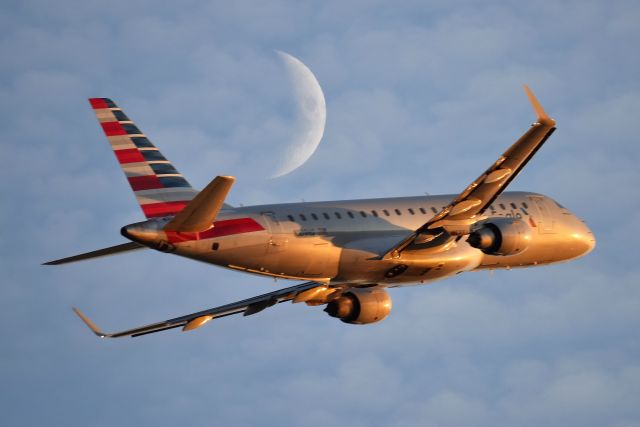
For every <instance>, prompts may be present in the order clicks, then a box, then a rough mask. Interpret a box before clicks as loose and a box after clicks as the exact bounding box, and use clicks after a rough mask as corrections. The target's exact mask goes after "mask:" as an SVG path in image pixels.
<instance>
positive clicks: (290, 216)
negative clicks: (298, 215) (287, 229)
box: [287, 215, 295, 221]
mask: <svg viewBox="0 0 640 427" xmlns="http://www.w3.org/2000/svg"><path fill="white" fill-rule="evenodd" d="M287 218H289V221H295V219H293V215H287Z"/></svg>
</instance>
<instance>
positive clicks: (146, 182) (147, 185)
mask: <svg viewBox="0 0 640 427" xmlns="http://www.w3.org/2000/svg"><path fill="white" fill-rule="evenodd" d="M127 179H128V180H129V184H130V185H131V189H132V190H133V191H138V190H153V189H156V188H164V185H162V183H161V182H160V180H159V179H158V177H157V176H156V175H145V176H132V177H129V178H127Z"/></svg>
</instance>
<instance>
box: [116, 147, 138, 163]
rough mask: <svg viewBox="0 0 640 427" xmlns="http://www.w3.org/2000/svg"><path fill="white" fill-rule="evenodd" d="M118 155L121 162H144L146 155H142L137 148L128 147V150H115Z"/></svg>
mask: <svg viewBox="0 0 640 427" xmlns="http://www.w3.org/2000/svg"><path fill="white" fill-rule="evenodd" d="M114 153H116V157H117V158H118V162H120V164H123V163H139V162H144V161H145V160H144V157H142V153H140V151H139V150H138V149H137V148H127V149H126V150H115V151H114Z"/></svg>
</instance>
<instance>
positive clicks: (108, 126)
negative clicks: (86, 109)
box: [100, 122, 127, 136]
mask: <svg viewBox="0 0 640 427" xmlns="http://www.w3.org/2000/svg"><path fill="white" fill-rule="evenodd" d="M100 126H102V130H103V131H104V134H105V135H107V136H116V135H126V134H127V131H126V130H124V128H123V127H122V126H121V125H120V123H119V122H103V123H100Z"/></svg>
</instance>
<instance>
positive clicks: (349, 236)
mask: <svg viewBox="0 0 640 427" xmlns="http://www.w3.org/2000/svg"><path fill="white" fill-rule="evenodd" d="M451 198H452V196H448V195H444V196H423V197H406V198H391V199H370V200H353V201H335V202H317V203H294V204H278V205H261V206H252V207H244V208H236V209H232V210H223V211H221V212H220V215H219V216H218V219H217V221H216V224H219V225H217V227H218V230H217V231H216V233H218V235H216V233H209V235H207V234H206V233H192V234H190V235H187V234H185V233H182V234H180V235H179V236H177V237H176V236H167V235H166V233H165V232H163V231H162V227H163V225H164V223H165V222H166V221H165V220H163V219H157V220H153V221H156V223H157V227H151V228H156V229H157V230H158V231H157V232H156V233H154V232H151V233H150V232H149V229H150V227H149V222H145V223H143V224H144V226H143V227H139V229H141V230H143V231H142V232H140V233H139V234H138V235H137V238H136V236H135V234H136V231H135V230H136V226H135V225H132V226H128V227H125V228H124V229H123V230H128V231H124V233H125V235H126V236H127V237H129V238H133V240H137V241H139V242H141V243H144V244H146V245H149V246H151V247H154V248H156V249H159V250H161V251H164V252H172V253H175V254H177V255H181V256H184V257H188V258H192V259H197V260H200V261H204V262H207V263H212V264H216V265H219V266H222V267H227V268H231V269H235V270H240V271H245V272H249V273H255V274H261V275H266V276H274V277H280V278H288V279H301V280H314V281H318V282H339V283H350V284H357V285H362V284H379V285H382V286H388V287H393V286H404V285H410V284H419V283H427V282H431V281H434V280H437V279H441V278H444V277H447V276H451V275H453V274H457V273H460V272H464V271H472V270H476V269H498V268H515V267H527V266H534V265H543V264H550V263H555V262H562V261H568V260H571V259H574V258H577V257H580V256H583V255H585V254H587V253H588V252H590V251H591V250H592V249H593V247H594V245H595V238H594V236H593V234H592V232H591V231H590V230H589V228H588V227H587V226H586V225H585V224H584V222H583V221H581V220H580V219H578V218H577V217H576V216H575V215H573V214H572V213H571V212H570V211H568V210H567V209H566V208H564V207H562V206H561V205H559V204H557V203H556V202H555V201H553V200H552V199H550V198H548V197H546V196H542V195H539V194H536V193H524V192H508V193H504V194H503V195H501V196H500V197H499V198H498V199H496V200H495V201H494V203H492V204H491V206H490V208H489V209H487V211H486V212H484V215H483V216H484V217H486V218H487V219H486V220H485V221H492V219H498V218H501V219H505V218H508V219H518V220H519V222H520V224H522V226H523V227H524V226H526V227H527V228H528V230H526V236H524V239H525V240H526V241H525V242H524V244H525V246H526V247H524V248H523V249H522V250H520V251H519V252H517V253H513V254H509V255H495V254H490V253H485V252H483V251H482V250H480V249H477V248H475V247H472V246H471V245H470V244H469V242H468V241H467V239H468V236H464V235H462V236H446V243H445V244H438V245H437V246H436V248H435V249H429V248H426V249H425V250H422V251H411V252H405V253H403V254H402V256H400V257H399V258H397V259H381V255H382V254H384V253H385V251H386V250H388V249H389V248H390V247H391V246H392V245H393V244H394V243H395V242H397V241H398V240H400V239H402V238H404V237H405V236H406V235H407V234H408V233H411V232H412V230H415V229H416V228H417V227H419V226H420V224H423V223H424V222H425V221H427V220H428V219H429V218H430V217H432V216H433V215H434V211H439V210H440V209H442V207H443V206H444V205H446V204H447V203H448V202H449V201H450V200H451ZM215 228H216V227H214V229H215ZM225 230H227V231H225ZM212 231H213V230H212ZM144 233H147V234H146V235H145V234H144ZM439 243H441V242H439ZM516 250H518V249H516Z"/></svg>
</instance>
